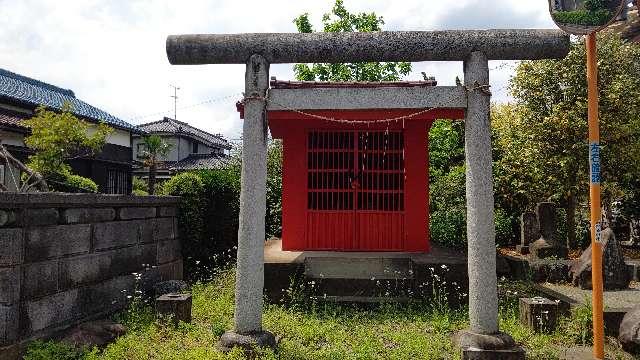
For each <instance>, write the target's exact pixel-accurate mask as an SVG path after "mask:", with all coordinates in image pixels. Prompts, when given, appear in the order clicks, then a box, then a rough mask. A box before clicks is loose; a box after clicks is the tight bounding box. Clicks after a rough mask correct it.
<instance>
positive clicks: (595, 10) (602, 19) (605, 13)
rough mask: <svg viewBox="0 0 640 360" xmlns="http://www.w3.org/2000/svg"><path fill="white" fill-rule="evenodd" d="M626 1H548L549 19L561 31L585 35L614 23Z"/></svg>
mask: <svg viewBox="0 0 640 360" xmlns="http://www.w3.org/2000/svg"><path fill="white" fill-rule="evenodd" d="M626 5H627V0H549V12H550V13H551V18H552V19H553V21H555V23H556V24H557V25H558V27H560V28H561V29H562V30H563V31H565V32H567V33H569V34H573V35H586V34H590V33H592V32H595V31H598V30H601V29H603V28H605V27H607V26H608V25H609V24H611V23H612V22H614V21H615V20H616V18H617V17H618V16H619V15H620V13H621V12H622V10H623V8H624V6H626Z"/></svg>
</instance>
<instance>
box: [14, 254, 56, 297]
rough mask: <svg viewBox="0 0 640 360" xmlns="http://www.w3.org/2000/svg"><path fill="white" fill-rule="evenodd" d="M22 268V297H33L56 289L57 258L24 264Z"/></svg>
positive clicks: (50, 292) (53, 291)
mask: <svg viewBox="0 0 640 360" xmlns="http://www.w3.org/2000/svg"><path fill="white" fill-rule="evenodd" d="M22 269H23V273H24V275H23V276H24V277H23V282H22V298H23V299H33V298H37V297H41V296H45V295H50V294H53V293H55V292H57V291H58V260H51V261H43V262H37V263H31V264H25V265H23V267H22Z"/></svg>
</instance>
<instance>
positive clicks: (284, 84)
mask: <svg viewBox="0 0 640 360" xmlns="http://www.w3.org/2000/svg"><path fill="white" fill-rule="evenodd" d="M437 84H438V82H437V81H436V79H435V78H431V79H427V80H419V81H344V82H343V81H340V82H336V81H288V80H278V79H276V78H275V77H271V83H270V85H271V88H272V89H310V88H315V89H317V88H380V87H430V86H436V85H437Z"/></svg>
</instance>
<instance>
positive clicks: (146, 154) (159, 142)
mask: <svg viewBox="0 0 640 360" xmlns="http://www.w3.org/2000/svg"><path fill="white" fill-rule="evenodd" d="M142 143H143V144H144V150H143V151H142V154H141V157H142V158H143V163H144V166H147V167H148V168H149V180H148V190H147V192H148V193H149V194H151V195H153V194H154V193H155V187H156V172H157V169H158V164H159V163H160V159H161V158H163V157H165V156H167V154H169V151H171V148H172V145H171V144H169V143H167V142H166V141H164V139H162V138H161V137H160V136H158V135H150V136H145V137H143V138H142Z"/></svg>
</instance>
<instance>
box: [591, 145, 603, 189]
mask: <svg viewBox="0 0 640 360" xmlns="http://www.w3.org/2000/svg"><path fill="white" fill-rule="evenodd" d="M589 167H590V168H591V183H592V184H600V143H599V142H592V143H590V144H589Z"/></svg>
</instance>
